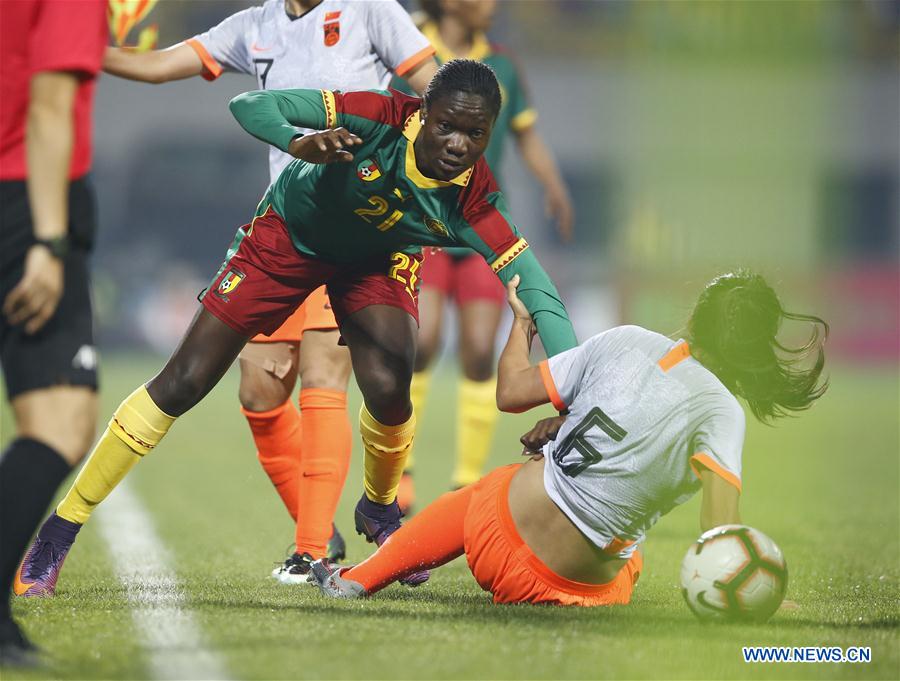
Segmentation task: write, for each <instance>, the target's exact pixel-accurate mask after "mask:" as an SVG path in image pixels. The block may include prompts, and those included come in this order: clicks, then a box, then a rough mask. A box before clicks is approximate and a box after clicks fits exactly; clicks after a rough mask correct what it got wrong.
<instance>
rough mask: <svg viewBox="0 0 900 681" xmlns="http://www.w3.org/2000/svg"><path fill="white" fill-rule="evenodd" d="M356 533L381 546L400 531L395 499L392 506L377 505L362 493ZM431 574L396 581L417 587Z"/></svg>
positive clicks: (357, 510) (356, 515)
mask: <svg viewBox="0 0 900 681" xmlns="http://www.w3.org/2000/svg"><path fill="white" fill-rule="evenodd" d="M353 515H354V519H355V521H356V531H357V533H359V534H361V535H363V536H364V537H365V538H366V541H368V542H373V543H374V544H376V545H377V546H381V545H382V544H384V542H386V541H387V540H388V537H390V536H391V535H392V534H394V532H396V531H397V530H399V529H400V506H399V505H398V504H397V501H396V499H395V500H394V503H392V504H387V505H385V504H377V503H375V502H374V501H370V500H369V498H368V497H367V496H366V495H365V493H363V495H362V498H361V499H360V500H359V503H357V504H356V511H355V512H354V514H353ZM430 576H431V573H430V572H428V570H419V571H418V572H412V573H410V574H408V575H407V576H406V577H403V578H402V579H400V580H398V581H399V582H400V583H401V584H406V585H407V586H419V585H420V584H424V583H425V582H427V581H428V578H429V577H430Z"/></svg>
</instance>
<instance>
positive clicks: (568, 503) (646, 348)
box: [312, 272, 828, 606]
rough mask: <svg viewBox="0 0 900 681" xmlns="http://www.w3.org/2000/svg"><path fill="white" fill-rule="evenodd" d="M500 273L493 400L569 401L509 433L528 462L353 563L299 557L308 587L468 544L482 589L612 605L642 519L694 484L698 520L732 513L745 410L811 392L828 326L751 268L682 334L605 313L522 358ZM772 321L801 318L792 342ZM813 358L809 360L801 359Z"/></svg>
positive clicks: (367, 582)
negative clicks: (577, 341)
mask: <svg viewBox="0 0 900 681" xmlns="http://www.w3.org/2000/svg"><path fill="white" fill-rule="evenodd" d="M517 283H518V281H517V279H516V278H513V280H512V281H510V283H509V284H508V293H509V302H510V306H511V307H512V309H513V314H514V320H513V324H512V328H511V330H510V335H509V340H508V341H507V344H506V348H505V349H504V350H503V354H502V355H501V357H500V364H499V368H498V372H497V373H498V387H497V405H498V406H499V407H500V408H501V409H503V410H504V411H512V412H519V411H525V410H526V409H531V408H532V407H536V406H538V405H541V404H546V403H548V402H550V403H552V404H553V406H554V407H556V408H557V409H559V410H561V411H563V410H565V411H568V415H567V416H564V417H555V418H552V419H544V420H542V421H540V422H538V424H537V425H536V426H535V427H534V428H533V429H532V430H531V431H530V432H529V433H527V434H526V435H525V436H523V438H522V443H523V444H524V445H525V451H524V452H523V453H524V454H525V455H527V456H529V457H530V458H531V460H530V461H529V462H527V463H525V464H515V465H511V466H504V467H503V468H499V469H497V470H495V471H494V472H492V473H490V474H489V475H487V476H485V477H484V478H482V479H481V480H480V481H479V482H478V483H476V484H474V485H469V486H467V487H465V488H463V489H461V490H457V491H455V492H450V493H448V494H445V495H444V496H442V497H441V498H440V499H438V500H437V501H436V502H435V503H434V504H432V505H431V506H429V507H427V508H426V509H425V510H424V511H422V513H420V514H419V515H417V516H416V517H415V518H413V519H412V520H411V521H410V522H409V523H407V525H406V526H405V527H403V528H401V529H400V530H399V531H398V532H397V533H396V534H395V535H394V536H393V537H392V538H391V541H390V542H389V543H387V544H385V545H384V546H383V547H382V548H380V549H379V550H378V551H377V552H376V553H375V554H374V555H373V556H371V557H370V558H369V559H368V560H366V561H364V562H362V563H361V564H359V565H356V566H354V567H351V568H346V569H341V568H339V567H335V568H330V567H329V566H328V564H327V563H326V562H324V561H323V562H321V563H316V564H315V565H314V566H313V571H312V572H313V576H314V578H315V579H316V582H317V584H318V585H319V586H320V588H321V589H322V591H323V592H324V593H325V594H327V595H329V596H333V597H342V598H359V597H363V596H366V595H369V594H372V593H375V592H376V591H378V590H380V589H383V588H384V587H385V586H387V585H388V584H390V583H391V582H393V581H394V580H396V579H398V578H402V577H403V576H404V575H405V574H408V573H409V572H410V571H414V570H421V569H423V568H433V567H436V566H438V565H443V564H444V563H446V562H448V561H450V560H452V559H454V558H456V557H457V556H460V555H462V554H463V553H465V554H466V559H467V561H468V563H469V568H470V569H471V571H472V574H473V575H474V576H475V579H476V580H477V581H478V583H479V585H480V586H481V587H482V588H483V589H485V590H486V591H490V592H491V593H492V594H493V596H494V602H495V603H522V602H527V603H552V604H555V605H581V606H596V605H613V604H619V603H621V604H624V603H628V602H629V601H630V600H631V593H632V590H633V588H634V584H635V582H637V579H638V576H639V574H640V572H641V570H642V565H643V560H642V557H641V552H640V551H639V547H640V546H641V545H642V543H643V542H644V539H645V538H646V534H647V531H648V530H649V529H650V528H651V527H652V526H653V525H654V524H655V523H656V522H657V521H658V520H659V519H660V518H661V517H662V516H663V515H665V514H666V513H668V512H669V511H671V510H672V509H673V508H675V506H677V505H679V504H683V503H684V502H686V501H687V500H688V499H690V498H691V497H692V496H693V495H694V494H695V493H696V492H697V491H698V490H700V489H701V488H702V490H703V497H702V504H701V508H700V526H701V528H702V529H703V531H706V530H708V529H711V528H713V527H717V526H719V525H724V524H728V523H740V515H739V513H738V501H739V497H740V493H741V452H742V449H743V446H744V428H745V417H744V411H743V409H742V408H741V405H740V404H739V403H738V401H737V399H736V398H737V397H742V398H743V399H744V400H746V402H747V405H748V406H749V408H750V410H751V411H752V412H753V414H754V415H755V416H756V417H757V418H758V419H759V420H760V421H763V422H768V421H771V420H773V419H775V418H778V417H782V416H787V415H789V414H792V413H795V412H798V411H802V410H805V409H808V408H809V407H810V406H811V405H812V403H813V402H814V401H815V400H817V399H818V398H819V397H821V396H822V395H823V394H824V392H825V390H826V388H827V381H821V382H820V378H821V373H822V369H823V367H824V364H825V354H824V351H823V348H822V346H823V344H824V342H825V339H826V338H827V335H828V325H827V324H825V322H824V321H822V320H821V319H819V318H818V317H812V316H808V315H800V314H793V313H790V312H786V311H785V310H784V309H783V308H782V306H781V303H780V302H779V300H778V296H777V295H776V294H775V291H774V290H772V288H771V287H770V286H769V285H768V284H767V283H766V281H765V280H764V279H763V278H762V277H761V276H759V275H756V274H753V273H750V272H737V273H734V274H727V275H724V276H720V277H718V278H716V279H715V280H713V281H712V282H710V283H709V284H708V285H707V286H706V288H705V290H704V291H703V292H702V294H701V295H700V298H699V300H698V301H697V303H696V304H695V306H694V310H693V312H692V313H691V318H690V321H689V322H688V328H687V340H686V341H685V340H680V339H679V340H677V341H673V340H671V339H669V338H667V337H665V336H663V335H661V334H658V333H655V332H653V331H649V330H647V329H645V328H642V327H640V326H619V327H616V328H613V329H610V330H609V331H606V332H604V333H601V334H598V335H596V336H594V337H593V338H591V339H589V340H587V341H585V342H584V343H582V344H581V345H579V346H578V347H575V348H573V349H571V350H568V351H566V352H563V353H561V354H558V355H556V356H555V357H551V358H550V359H549V360H545V361H543V362H541V363H540V364H539V365H538V366H532V365H531V363H530V361H529V350H530V345H531V339H532V337H533V335H534V326H533V324H532V321H531V318H530V316H529V315H528V311H527V310H526V309H525V307H524V306H523V305H522V303H521V302H520V301H519V300H518V297H517V295H516V284H517ZM785 320H793V321H800V322H803V323H809V324H812V325H813V326H814V330H813V333H812V334H811V336H810V338H809V340H808V341H807V342H806V343H805V344H803V345H802V346H800V347H797V348H790V347H786V346H785V345H782V344H780V343H779V341H778V332H779V329H780V327H781V325H782V322H783V321H785ZM804 359H811V360H812V366H811V367H809V368H805V369H804V368H802V367H801V366H799V364H798V363H799V362H800V361H802V360H804Z"/></svg>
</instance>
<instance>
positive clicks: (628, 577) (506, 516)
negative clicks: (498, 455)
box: [464, 464, 643, 606]
mask: <svg viewBox="0 0 900 681" xmlns="http://www.w3.org/2000/svg"><path fill="white" fill-rule="evenodd" d="M520 465H521V464H513V465H511V466H504V467H502V468H498V469H497V470H495V471H494V472H492V473H489V474H488V475H486V476H485V477H483V478H482V479H481V480H479V481H478V482H476V483H475V489H474V490H473V495H472V500H471V501H470V502H469V509H468V511H467V512H466V519H465V528H464V542H465V551H466V559H467V560H468V562H469V569H470V570H471V571H472V574H473V575H474V576H475V579H476V580H477V582H478V584H479V585H480V586H481V588H482V589H484V590H485V591H490V592H491V593H492V594H493V595H494V603H549V604H553V605H582V606H595V605H617V604H626V603H628V602H629V601H630V600H631V592H632V591H633V590H634V585H635V583H636V582H637V580H638V577H639V576H640V573H641V570H642V569H643V560H642V559H641V554H640V551H635V552H634V555H633V556H632V557H631V559H630V560H629V561H628V562H627V563H626V564H625V565H624V566H623V567H622V569H621V570H620V571H619V574H618V575H616V578H615V579H614V580H612V581H611V582H607V583H606V584H584V583H582V582H573V581H572V580H570V579H566V578H565V577H560V576H559V575H558V574H556V573H555V572H553V571H552V570H551V569H550V568H548V567H547V566H546V565H544V563H542V562H541V560H540V559H539V558H538V557H537V556H536V555H534V553H533V552H532V551H531V549H530V548H529V547H528V545H527V544H526V543H525V542H524V541H523V539H522V537H520V536H519V533H518V531H517V530H516V526H515V524H514V523H513V519H512V516H511V515H510V512H509V502H508V497H509V483H510V481H511V480H512V477H513V475H514V474H515V472H516V471H517V470H518V469H519V466H520Z"/></svg>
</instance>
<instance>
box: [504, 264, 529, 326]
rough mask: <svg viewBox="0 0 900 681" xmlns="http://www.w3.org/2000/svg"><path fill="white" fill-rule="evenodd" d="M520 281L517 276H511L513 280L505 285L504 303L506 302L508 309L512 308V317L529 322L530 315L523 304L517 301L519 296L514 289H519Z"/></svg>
mask: <svg viewBox="0 0 900 681" xmlns="http://www.w3.org/2000/svg"><path fill="white" fill-rule="evenodd" d="M521 280H522V279H521V277H520V276H519V275H518V274H515V275H513V278H512V279H510V280H509V283H508V284H507V285H506V302H508V303H509V306H510V308H512V311H513V316H514V317H515V318H516V319H522V320H528V321H529V322H530V321H531V313H530V312H528V308H526V307H525V303H523V302H522V301H521V300H519V295H518V294H517V293H516V289H517V288H518V287H519V282H520V281H521Z"/></svg>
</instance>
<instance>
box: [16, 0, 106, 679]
mask: <svg viewBox="0 0 900 681" xmlns="http://www.w3.org/2000/svg"><path fill="white" fill-rule="evenodd" d="M107 37H108V32H107V27H106V2H105V1H104V0H89V1H85V2H78V3H66V2H49V1H47V0H21V1H18V2H5V1H4V2H2V3H0V61H2V63H3V67H2V69H0V73H2V76H0V116H2V117H0V210H2V213H0V215H2V223H0V303H2V306H3V309H2V314H0V361H2V365H3V374H4V378H5V381H6V391H7V397H8V399H9V401H10V403H11V404H12V411H13V418H14V420H15V427H16V436H17V437H16V439H14V440H13V441H12V442H10V443H9V445H8V446H7V447H6V449H5V450H4V451H3V455H2V459H0V528H2V533H0V570H2V579H3V584H2V587H3V594H2V603H0V662H2V663H4V664H16V663H25V662H27V661H28V658H29V657H30V653H31V652H32V651H33V650H34V649H33V647H32V646H31V644H30V643H29V642H28V640H27V639H26V638H25V637H24V636H23V635H22V633H21V632H20V631H19V629H18V627H17V626H16V623H15V622H14V621H13V619H12V616H11V614H10V608H9V594H10V589H11V588H12V589H13V590H14V592H15V593H17V594H18V593H22V592H23V591H24V590H26V589H27V588H28V585H27V581H25V582H23V581H21V580H19V579H15V580H14V576H15V572H16V565H17V564H18V562H19V560H20V559H21V558H22V553H23V552H24V551H25V547H26V546H27V545H28V540H29V539H30V538H31V535H32V533H33V532H34V531H35V529H37V526H38V523H39V522H40V519H41V517H42V516H43V514H44V512H45V511H46V508H47V504H49V503H50V501H51V500H52V498H53V495H54V494H55V493H56V490H57V488H58V487H59V484H60V483H61V482H62V481H63V480H64V479H65V477H66V476H67V475H68V474H69V471H70V470H71V468H72V467H73V466H74V465H76V464H77V463H78V462H79V461H80V460H81V459H82V458H83V457H84V455H85V453H86V452H87V450H88V448H89V447H90V445H91V442H92V441H93V439H94V427H95V421H96V418H97V395H96V393H97V355H96V351H95V348H94V337H93V330H92V318H91V299H90V291H89V289H90V273H89V271H88V258H89V254H90V251H91V247H92V245H93V240H94V232H95V229H96V223H95V211H94V197H93V191H92V189H91V186H90V182H89V180H88V177H87V175H88V172H89V171H90V168H91V120H92V106H93V100H94V85H95V81H96V77H97V74H98V73H99V71H100V63H101V60H102V58H103V48H104V47H105V45H106V41H107ZM77 530H78V527H77V526H76V525H73V524H72V523H65V522H64V523H60V524H59V525H58V526H57V527H55V528H54V529H53V533H55V534H54V536H56V537H58V538H59V539H61V540H63V541H66V540H68V541H71V539H72V538H74V534H75V532H77ZM32 559H33V560H34V561H35V562H36V563H41V562H43V563H46V562H48V561H52V560H53V556H52V555H51V554H50V552H47V551H43V552H39V553H38V554H33V555H32Z"/></svg>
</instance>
